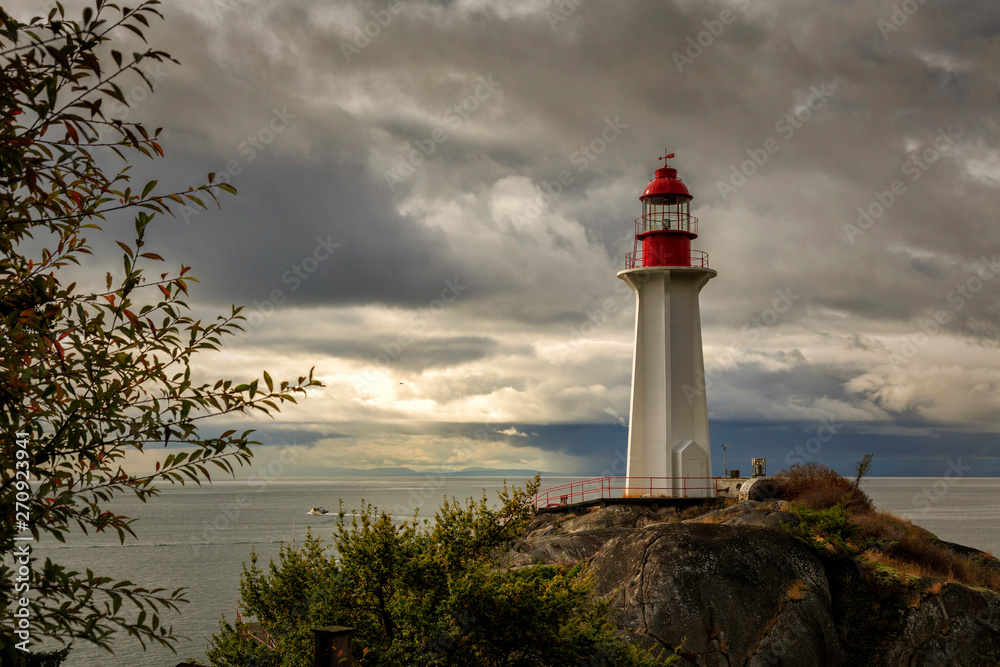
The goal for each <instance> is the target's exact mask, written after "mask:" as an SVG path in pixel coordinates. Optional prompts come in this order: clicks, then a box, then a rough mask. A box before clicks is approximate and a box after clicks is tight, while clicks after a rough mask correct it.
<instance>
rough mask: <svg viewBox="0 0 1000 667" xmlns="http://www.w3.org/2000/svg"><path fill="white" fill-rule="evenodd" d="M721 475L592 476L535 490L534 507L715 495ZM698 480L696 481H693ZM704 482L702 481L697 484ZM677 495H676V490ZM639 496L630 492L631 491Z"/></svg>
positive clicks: (716, 495) (714, 496)
mask: <svg viewBox="0 0 1000 667" xmlns="http://www.w3.org/2000/svg"><path fill="white" fill-rule="evenodd" d="M720 479H722V478H721V477H594V478H593V479H585V480H581V481H578V482H567V483H565V484H559V485H558V486H553V487H550V488H547V489H542V490H540V491H538V493H536V494H535V509H536V510H537V509H543V508H546V507H559V506H562V505H573V504H576V503H582V502H584V501H587V500H601V499H605V498H626V497H648V498H658V497H663V498H687V497H688V493H689V492H692V491H706V490H711V492H712V493H711V497H713V498H718V497H719V487H718V480H720ZM695 483H698V484H699V485H693V484H695ZM701 484H704V485H701ZM678 490H679V491H680V495H677V491H678ZM637 493H638V494H641V496H633V494H637Z"/></svg>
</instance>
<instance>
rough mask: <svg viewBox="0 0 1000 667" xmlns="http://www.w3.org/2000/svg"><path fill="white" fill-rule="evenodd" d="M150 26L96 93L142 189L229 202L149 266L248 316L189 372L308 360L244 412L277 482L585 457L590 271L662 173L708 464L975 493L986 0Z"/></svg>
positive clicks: (573, 462)
mask: <svg viewBox="0 0 1000 667" xmlns="http://www.w3.org/2000/svg"><path fill="white" fill-rule="evenodd" d="M163 11H164V13H165V14H166V18H167V20H166V21H165V22H163V23H159V24H154V26H153V29H152V30H151V31H150V42H151V43H152V44H153V45H154V46H157V47H159V48H163V49H165V50H167V51H169V52H170V53H171V54H172V55H174V56H175V57H176V58H177V59H178V60H180V61H181V65H180V66H169V67H166V66H164V67H157V68H155V70H154V71H152V72H150V74H151V78H152V80H153V81H154V82H155V85H156V91H155V95H153V96H147V95H146V94H145V92H144V91H143V90H142V89H141V88H135V89H132V90H126V94H128V95H130V99H132V100H133V101H134V107H133V109H132V110H131V111H130V112H129V120H135V119H139V120H142V121H143V122H144V123H146V124H147V125H151V126H163V127H164V132H165V134H164V137H163V138H164V141H163V144H164V148H165V149H166V151H167V159H166V160H160V161H157V162H153V163H145V164H140V165H138V167H137V169H138V175H137V180H142V179H144V178H147V177H152V176H157V177H159V178H160V179H161V184H163V185H164V186H168V187H169V186H173V187H182V186H185V185H188V184H193V183H197V182H201V181H202V180H203V179H204V176H205V174H206V173H207V172H209V171H215V172H217V173H218V174H223V173H224V172H225V174H226V175H225V176H224V177H225V178H229V179H230V182H232V183H233V185H235V186H236V187H237V188H238V189H239V191H240V194H239V196H238V197H236V198H226V199H224V200H223V202H224V206H223V210H222V211H209V212H203V213H200V214H195V215H180V216H179V217H178V219H176V220H173V219H169V218H167V219H161V220H160V221H159V223H158V226H157V228H156V230H155V231H154V232H152V233H151V239H150V241H151V247H155V248H158V250H157V251H158V252H160V254H162V255H164V256H165V257H168V258H169V259H171V260H173V261H174V262H175V263H176V262H180V261H183V262H185V263H186V264H191V265H193V267H194V273H195V274H196V275H197V276H198V277H199V278H200V279H201V281H202V282H201V285H200V286H199V287H198V289H197V291H196V293H195V297H196V298H195V301H196V304H197V307H198V309H199V311H201V310H204V311H205V312H209V311H211V310H220V309H225V308H226V307H227V306H228V305H229V304H231V303H237V304H240V303H242V304H247V305H248V308H247V310H246V313H247V314H248V315H249V317H250V318H251V320H250V325H251V326H250V327H249V329H250V334H249V335H248V336H247V337H246V339H245V340H242V341H240V342H239V343H237V344H235V345H231V346H229V347H228V348H227V349H226V350H225V351H224V352H223V353H222V354H220V355H218V356H215V357H212V358H205V359H203V360H202V361H201V362H200V363H201V369H202V370H203V371H204V373H205V377H206V378H208V377H213V376H214V377H217V376H220V375H231V376H237V377H242V376H247V375H248V374H258V375H259V372H260V371H261V370H262V369H264V368H266V369H268V370H269V371H270V372H271V374H272V375H275V376H276V377H277V376H279V375H281V376H294V375H298V374H300V373H301V372H304V371H306V370H308V368H309V367H310V366H315V367H316V372H317V375H318V376H319V377H320V378H321V379H322V380H323V381H324V382H325V384H326V388H325V389H323V390H321V391H317V392H315V394H314V395H313V396H312V397H311V398H310V399H308V400H307V401H306V402H304V403H303V404H302V406H301V407H299V408H295V409H290V410H287V411H285V412H283V413H282V415H281V416H280V417H279V418H278V419H277V420H275V421H273V422H259V423H256V422H255V423H253V424H252V425H254V426H256V427H257V428H260V429H261V430H262V431H263V432H264V439H265V440H267V441H268V442H269V443H270V444H281V443H282V442H283V441H284V442H287V443H295V446H294V448H293V450H292V451H293V452H294V454H289V455H287V457H286V458H287V459H288V460H290V461H293V463H292V464H291V465H290V466H289V468H288V470H289V471H294V472H298V473H301V474H306V473H310V474H323V472H324V469H325V468H327V467H330V466H348V467H360V468H370V467H381V466H408V467H411V468H414V469H418V470H434V469H440V468H446V469H458V468H462V467H466V466H489V467H502V468H534V469H541V470H547V471H561V472H573V473H591V472H592V473H601V472H602V471H605V470H609V469H612V468H613V464H614V463H615V461H616V455H624V451H625V448H626V428H625V420H626V419H627V416H628V408H629V383H630V373H631V367H630V365H631V355H632V335H633V331H632V328H633V318H634V296H633V295H632V293H631V292H630V291H628V290H627V289H626V287H625V286H624V284H623V283H622V282H621V281H620V280H618V279H617V278H616V272H617V271H619V270H621V269H622V268H624V259H625V254H626V253H627V252H629V251H631V250H632V242H633V235H634V227H633V219H634V218H635V217H637V216H638V215H639V213H640V204H639V200H638V197H639V195H640V194H641V193H642V191H643V189H644V187H645V186H646V184H647V183H648V181H649V179H650V178H651V177H652V173H653V170H654V169H655V168H656V167H657V165H658V162H657V157H659V156H661V155H663V151H664V149H667V150H669V151H672V152H675V153H676V154H677V157H676V159H675V160H673V165H674V166H676V167H677V169H678V170H679V172H680V175H681V177H682V178H683V179H684V181H685V182H686V183H687V185H688V187H689V188H690V190H691V192H692V193H693V194H694V197H695V199H694V202H693V206H692V211H693V213H694V214H695V215H697V216H698V217H699V218H700V231H701V236H700V237H699V238H698V239H697V240H696V241H695V242H694V246H695V247H696V248H699V249H702V250H705V251H707V252H708V253H709V255H710V258H711V266H712V268H713V269H715V270H717V271H718V277H717V278H715V279H714V280H712V281H711V282H710V283H709V284H708V285H707V286H706V288H705V289H704V291H703V292H702V296H701V309H702V317H703V327H704V329H703V331H704V344H705V359H706V366H707V371H708V373H707V374H708V381H707V392H708V406H709V410H710V415H711V433H712V450H713V463H714V468H715V470H714V472H715V473H716V474H721V471H722V461H721V459H722V457H721V451H722V450H721V444H722V443H727V444H731V446H732V448H731V449H730V450H729V454H728V461H729V465H730V467H738V468H741V469H743V470H744V472H746V470H747V469H748V468H749V459H750V457H751V456H764V457H767V458H768V459H769V464H768V465H769V470H771V471H774V470H777V469H778V468H780V467H783V466H785V465H786V464H788V463H793V462H796V461H805V460H816V461H819V462H821V463H826V464H830V465H833V466H834V467H836V468H838V469H839V470H841V471H842V472H850V471H851V470H852V467H853V462H854V461H855V460H857V459H858V458H859V457H860V456H861V455H862V454H863V453H865V452H869V451H870V452H874V453H875V456H876V467H875V470H874V473H873V474H875V475H893V474H921V475H931V476H939V475H942V474H943V473H944V472H945V471H946V470H948V462H949V461H958V460H959V459H960V460H961V465H962V466H968V467H969V471H968V472H965V473H964V474H967V475H969V476H983V475H996V474H1000V458H998V457H1000V441H998V435H997V434H998V431H1000V424H998V414H1000V357H998V354H997V352H998V346H997V343H998V340H1000V338H998V334H1000V307H998V299H997V297H998V294H1000V247H998V241H1000V226H998V224H997V211H998V208H1000V207H998V194H1000V190H998V188H1000V150H998V148H997V138H998V131H1000V126H998V123H1000V116H998V114H997V111H998V95H1000V79H998V76H1000V75H998V72H1000V40H998V39H997V34H998V31H1000V9H998V6H997V5H996V4H995V3H993V2H988V1H987V0H981V1H976V0H968V1H960V2H947V1H945V0H934V1H932V2H927V3H926V4H920V2H918V0H909V1H908V2H901V3H896V5H895V7H894V5H893V3H891V2H886V1H879V2H860V1H858V2H852V1H850V0H839V1H837V2H822V3H820V2H803V1H801V0H800V1H793V0H733V1H731V2H704V1H695V0H665V1H664V0H656V1H652V0H651V1H648V2H607V1H605V2H598V1H597V0H562V1H561V2H554V1H553V2H550V1H548V0H509V1H506V2H504V1H493V0H491V1H486V0H454V1H452V2H434V1H431V0H414V1H409V0H404V1H403V2H399V1H397V0H393V2H390V3H389V4H388V5H387V4H386V3H385V2H382V1H380V0H376V1H375V2H373V3H370V4H366V3H364V2H360V1H359V2H338V1H323V2H320V1H318V0H280V1H278V0H215V1H214V2H211V1H208V0H185V1H177V0H170V2H169V3H168V4H167V5H166V6H165V8H164V10H163ZM110 227H111V228H112V229H116V227H115V226H114V225H111V226H110ZM124 228H125V227H124V226H123V227H122V229H124ZM106 252H107V255H106V257H107V259H108V261H109V262H113V263H117V261H118V260H117V259H115V254H116V253H114V252H113V251H112V250H111V249H110V248H108V249H107V251H106ZM101 257H102V256H101V254H100V253H98V261H100V260H101ZM102 270H103V269H102ZM817 436H821V437H817ZM831 436H832V437H831ZM810 438H816V439H814V440H810ZM272 451H276V450H272ZM265 458H266V456H265Z"/></svg>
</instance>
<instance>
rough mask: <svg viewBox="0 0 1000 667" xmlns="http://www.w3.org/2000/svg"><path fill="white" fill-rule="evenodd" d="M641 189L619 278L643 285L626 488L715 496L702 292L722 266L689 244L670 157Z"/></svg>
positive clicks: (690, 232) (690, 227)
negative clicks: (639, 212) (632, 241)
mask: <svg viewBox="0 0 1000 667" xmlns="http://www.w3.org/2000/svg"><path fill="white" fill-rule="evenodd" d="M673 157H674V154H673V153H670V154H669V155H667V156H666V157H663V158H660V159H661V160H663V161H664V162H663V167H661V168H660V169H657V170H656V173H655V175H654V177H653V180H652V181H650V182H649V185H648V186H647V187H646V190H645V192H643V193H642V196H641V197H639V199H640V201H642V217H640V218H638V219H637V220H636V221H635V250H634V252H632V253H630V254H629V255H628V258H627V261H626V269H625V270H624V271H620V272H619V273H618V277H619V278H621V279H622V280H624V281H625V282H626V283H628V285H629V287H631V288H632V289H633V290H634V291H635V295H636V311H635V353H634V356H633V362H632V402H631V408H630V419H629V429H628V469H627V473H626V474H627V475H628V483H627V487H628V494H629V495H631V496H638V495H661V494H662V495H668V496H669V495H675V496H687V497H704V496H710V495H714V484H713V483H712V480H711V475H712V456H711V450H710V449H709V442H708V407H707V404H706V401H705V391H704V388H705V383H704V377H705V360H704V356H703V353H702V345H701V313H700V310H699V307H698V294H699V293H700V292H701V288H702V287H704V286H705V284H706V283H707V282H708V281H709V280H710V279H712V278H714V277H715V276H716V272H715V271H713V270H711V269H709V268H708V255H707V254H706V253H704V252H702V251H700V250H691V239H695V238H698V219H697V218H694V217H691V214H690V204H691V200H692V199H693V197H692V196H691V193H690V192H688V189H687V187H686V186H685V185H684V183H683V182H682V181H681V179H680V178H679V177H678V176H677V170H676V169H674V168H672V167H670V166H669V165H668V164H667V160H668V159H670V158H673Z"/></svg>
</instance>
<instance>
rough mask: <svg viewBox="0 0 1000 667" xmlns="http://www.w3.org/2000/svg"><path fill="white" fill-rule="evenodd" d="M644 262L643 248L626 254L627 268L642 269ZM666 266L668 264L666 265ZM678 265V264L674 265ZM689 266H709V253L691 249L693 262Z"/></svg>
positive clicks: (703, 267)
mask: <svg viewBox="0 0 1000 667" xmlns="http://www.w3.org/2000/svg"><path fill="white" fill-rule="evenodd" d="M642 266H643V264H642V248H640V249H638V250H636V251H634V252H630V253H628V254H627V255H625V268H626V269H641V268H642ZM664 266H666V265H664ZM674 266H676V265H674ZM681 266H683V265H681ZM687 266H692V267H696V268H702V269H707V268H709V267H708V253H707V252H705V251H704V250H692V251H691V263H690V264H688V265H687Z"/></svg>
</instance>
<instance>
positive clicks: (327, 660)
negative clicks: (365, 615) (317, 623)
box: [312, 625, 354, 667]
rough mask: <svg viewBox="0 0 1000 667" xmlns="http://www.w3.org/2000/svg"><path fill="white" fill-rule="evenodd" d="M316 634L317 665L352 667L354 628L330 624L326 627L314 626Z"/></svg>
mask: <svg viewBox="0 0 1000 667" xmlns="http://www.w3.org/2000/svg"><path fill="white" fill-rule="evenodd" d="M312 631H313V633H314V634H315V635H316V645H315V646H316V648H315V653H314V656H313V664H314V665H315V667H342V666H347V667H350V666H351V665H353V664H354V657H353V656H352V655H351V633H352V632H354V628H345V627H343V626H340V625H328V626H326V627H325V628H313V629H312Z"/></svg>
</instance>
